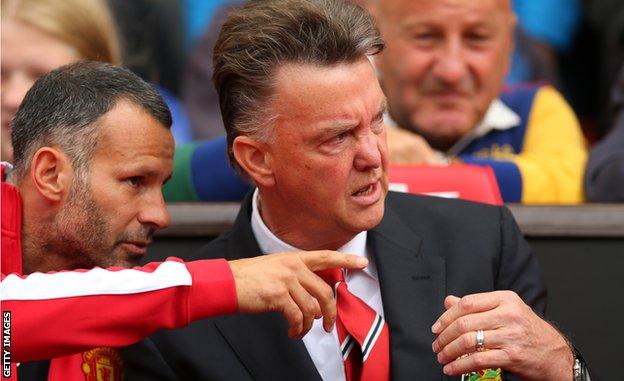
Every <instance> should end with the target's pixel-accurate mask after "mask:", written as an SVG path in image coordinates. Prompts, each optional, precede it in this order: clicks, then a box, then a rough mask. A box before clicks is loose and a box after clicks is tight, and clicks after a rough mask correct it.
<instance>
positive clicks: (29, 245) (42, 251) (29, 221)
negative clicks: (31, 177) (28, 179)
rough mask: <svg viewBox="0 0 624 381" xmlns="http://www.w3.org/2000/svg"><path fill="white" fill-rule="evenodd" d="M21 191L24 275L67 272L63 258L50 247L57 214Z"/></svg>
mask: <svg viewBox="0 0 624 381" xmlns="http://www.w3.org/2000/svg"><path fill="white" fill-rule="evenodd" d="M21 191H22V194H21V196H22V271H23V273H24V274H30V273H33V272H48V271H58V270H67V269H68V267H67V263H65V261H64V260H63V256H62V255H60V253H59V252H58V250H54V249H52V245H50V239H51V237H50V236H49V234H51V233H50V232H51V231H52V230H53V225H54V214H55V212H51V211H50V209H49V208H50V206H49V205H40V203H43V202H44V201H42V200H41V199H39V198H37V197H34V196H33V195H32V194H31V193H30V192H28V190H27V189H24V187H22V189H21Z"/></svg>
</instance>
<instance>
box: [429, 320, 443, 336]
mask: <svg viewBox="0 0 624 381" xmlns="http://www.w3.org/2000/svg"><path fill="white" fill-rule="evenodd" d="M441 327H442V324H440V322H439V321H436V322H435V323H434V324H433V326H431V332H433V333H438V332H439V331H440V328H441Z"/></svg>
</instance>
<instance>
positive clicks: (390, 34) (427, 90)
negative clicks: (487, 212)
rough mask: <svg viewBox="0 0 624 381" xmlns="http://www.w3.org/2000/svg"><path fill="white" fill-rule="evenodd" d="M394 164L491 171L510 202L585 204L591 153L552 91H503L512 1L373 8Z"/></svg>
mask: <svg viewBox="0 0 624 381" xmlns="http://www.w3.org/2000/svg"><path fill="white" fill-rule="evenodd" d="M369 5H370V8H371V10H372V12H373V14H374V15H375V17H376V19H377V22H378V25H379V28H380V30H381V33H382V36H383V37H384V38H385V39H386V41H387V49H386V50H385V51H384V52H383V53H382V54H380V55H379V57H377V58H376V64H377V68H378V70H379V75H380V80H381V83H382V87H383V89H384V92H385V94H386V96H387V97H388V108H389V115H390V118H391V120H389V121H388V122H389V125H390V128H389V129H388V146H389V154H390V162H391V163H409V164H430V165H443V164H445V163H448V162H449V161H461V162H465V163H472V164H479V165H487V166H491V167H492V168H493V169H494V172H495V174H496V177H497V179H498V183H499V187H500V189H501V193H502V196H503V199H504V200H505V201H506V202H523V203H578V202H581V201H582V200H583V190H582V174H583V168H584V165H585V161H586V158H587V152H586V148H585V142H584V139H583V136H582V134H581V130H580V127H579V123H578V121H577V119H576V117H575V115H574V113H573V111H572V110H571V109H570V107H569V106H568V105H567V104H566V102H565V101H564V100H563V98H562V97H561V95H560V94H559V93H557V91H556V90H554V89H553V88H552V87H550V86H539V85H532V86H524V87H522V86H521V87H515V88H513V89H506V90H504V91H503V90H502V86H503V81H504V78H505V75H506V73H507V71H508V68H509V60H510V54H511V51H512V47H513V33H514V28H515V25H516V19H515V16H514V14H513V12H512V9H511V4H510V1H508V0H502V1H501V0H476V1H473V0H460V1H447V0H443V1H438V0H417V1H410V0H371V2H370V4H369Z"/></svg>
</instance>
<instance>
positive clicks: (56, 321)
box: [2, 258, 237, 362]
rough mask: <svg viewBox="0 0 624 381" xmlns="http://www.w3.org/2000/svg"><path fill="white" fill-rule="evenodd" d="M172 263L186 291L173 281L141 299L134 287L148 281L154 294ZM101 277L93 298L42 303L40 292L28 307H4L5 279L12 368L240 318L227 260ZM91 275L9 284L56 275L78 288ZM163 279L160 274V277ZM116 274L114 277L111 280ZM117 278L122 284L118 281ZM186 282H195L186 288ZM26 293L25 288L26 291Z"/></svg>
mask: <svg viewBox="0 0 624 381" xmlns="http://www.w3.org/2000/svg"><path fill="white" fill-rule="evenodd" d="M171 262H178V263H179V264H180V265H177V264H173V266H174V267H176V271H178V272H179V273H181V275H182V276H180V278H181V279H182V281H181V283H184V282H186V283H187V284H186V285H171V284H170V283H171V282H172V281H171V280H170V279H169V280H168V283H167V284H166V285H165V286H163V287H162V288H159V289H153V290H150V291H141V289H140V286H141V282H134V280H135V279H136V278H141V280H143V279H145V277H146V276H147V278H148V281H152V284H153V283H156V286H155V287H158V282H159V281H160V278H158V279H157V281H156V282H154V281H153V279H152V278H151V277H152V275H153V276H154V277H156V276H157V275H156V274H157V270H158V269H159V268H161V266H162V265H163V264H166V263H169V265H172V263H171ZM98 270H99V273H102V274H103V276H102V280H101V281H96V282H93V281H91V280H89V281H88V283H87V284H86V285H87V286H88V287H89V292H90V293H91V294H90V295H75V293H74V294H72V292H75V289H72V288H70V289H69V290H68V295H71V296H67V297H63V296H62V295H61V296H59V295H58V293H57V294H53V297H51V298H44V297H42V298H36V296H37V295H39V294H38V292H39V291H37V292H35V293H34V295H35V297H30V299H28V300H5V299H6V298H5V295H8V294H10V290H9V289H8V287H11V285H10V284H8V283H9V282H7V278H8V277H4V279H3V280H2V290H3V295H2V298H3V301H2V310H3V311H10V312H11V336H12V337H11V339H12V343H11V352H12V353H11V354H12V360H13V361H14V362H25V361H32V360H39V359H45V358H53V357H59V356H63V355H67V354H71V353H76V352H81V351H84V350H86V349H89V348H92V347H99V346H107V347H121V346H126V345H130V344H132V343H134V342H137V341H139V340H141V339H142V338H144V337H146V336H148V335H150V334H151V333H153V332H154V331H156V330H158V329H161V328H178V327H182V326H185V325H187V324H189V322H191V321H192V320H197V319H201V318H207V317H211V316H215V315H220V314H229V313H234V312H236V308H237V306H236V289H235V286H234V278H233V276H232V272H231V270H230V268H229V265H228V264H227V262H226V261H225V260H223V259H219V260H200V261H195V262H188V263H186V264H184V263H183V262H182V261H181V260H179V259H172V258H169V259H168V260H167V261H166V262H162V263H150V264H148V265H146V266H144V267H137V268H134V269H131V270H139V271H140V272H142V273H148V274H139V273H137V272H136V271H134V272H132V271H128V269H119V268H114V269H107V270H102V269H98ZM89 272H90V271H66V272H65V271H64V272H59V273H50V274H31V275H29V276H24V277H21V276H20V277H19V278H18V279H16V278H15V277H16V276H14V275H12V277H13V282H15V281H18V282H22V281H23V282H29V278H31V277H32V276H33V275H37V277H39V279H43V280H44V281H45V278H46V277H51V276H54V275H55V276H56V278H54V279H55V281H56V279H61V280H62V279H63V278H62V277H67V276H69V275H71V276H72V282H74V283H72V285H73V284H75V282H76V279H78V280H79V281H80V278H82V277H84V276H87V274H88V273H89ZM166 272H167V271H161V274H163V273H166ZM115 273H116V274H115ZM111 274H113V275H117V277H113V278H109V277H108V276H109V275H111ZM91 275H93V273H92V274H91ZM119 275H121V276H124V277H125V278H119ZM137 275H139V276H137ZM59 277H60V278H59ZM33 279H34V278H33ZM68 279H69V278H68ZM85 279H86V278H85ZM89 279H91V278H89ZM96 279H100V278H96ZM119 279H126V280H127V281H128V284H129V287H128V290H127V292H126V290H124V285H125V282H121V283H122V284H119V283H120V282H119ZM189 279H190V280H192V281H191V282H189ZM111 280H112V281H113V282H117V283H116V284H114V285H112V286H114V287H115V289H114V291H110V290H111V284H107V282H109V283H110V282H111ZM176 280H177V279H174V281H173V282H174V283H175V281H176ZM59 283H63V282H59ZM100 283H101V284H100ZM135 283H136V284H135ZM12 284H14V285H15V283H12ZM28 285H29V284H28V283H23V284H22V286H26V288H28ZM5 287H6V288H5ZM59 287H61V286H59ZM98 287H101V288H102V290H105V291H103V293H102V294H93V293H97V290H98ZM153 287H154V286H153ZM52 288H54V286H52ZM52 291H54V290H52ZM63 292H64V291H63ZM61 294H62V292H61ZM9 299H11V298H9ZM15 299H20V298H19V297H18V298H15Z"/></svg>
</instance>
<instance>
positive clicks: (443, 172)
mask: <svg viewBox="0 0 624 381" xmlns="http://www.w3.org/2000/svg"><path fill="white" fill-rule="evenodd" d="M390 189H391V190H394V191H399V192H408V193H416V194H426V195H431V196H439V197H447V198H461V199H464V200H470V201H477V202H482V203H485V204H492V205H502V203H503V199H502V198H501V195H500V190H499V189H498V183H497V182H496V177H495V176H494V171H493V170H492V169H491V168H489V167H480V166H476V165H467V164H451V165H449V166H445V167H432V166H426V165H391V166H390Z"/></svg>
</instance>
